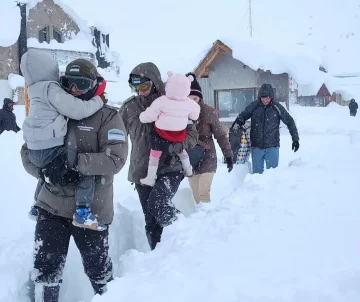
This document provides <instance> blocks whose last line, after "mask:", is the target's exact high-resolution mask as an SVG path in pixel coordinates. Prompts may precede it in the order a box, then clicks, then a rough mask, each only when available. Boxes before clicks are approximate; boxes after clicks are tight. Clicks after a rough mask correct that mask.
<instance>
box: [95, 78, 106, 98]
mask: <svg viewBox="0 0 360 302" xmlns="http://www.w3.org/2000/svg"><path fill="white" fill-rule="evenodd" d="M101 79H102V78H101ZM105 89H106V81H105V80H104V79H102V81H101V82H99V83H98V87H97V89H96V91H95V94H94V95H96V96H101V95H102V94H103V93H104V92H105Z"/></svg>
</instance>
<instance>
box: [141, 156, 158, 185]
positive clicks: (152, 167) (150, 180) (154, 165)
mask: <svg viewBox="0 0 360 302" xmlns="http://www.w3.org/2000/svg"><path fill="white" fill-rule="evenodd" d="M159 160H160V157H155V156H152V155H150V159H149V166H148V173H147V176H146V177H145V178H142V179H140V182H141V183H142V184H143V185H146V186H150V187H153V186H154V185H155V182H156V173H157V170H158V167H159Z"/></svg>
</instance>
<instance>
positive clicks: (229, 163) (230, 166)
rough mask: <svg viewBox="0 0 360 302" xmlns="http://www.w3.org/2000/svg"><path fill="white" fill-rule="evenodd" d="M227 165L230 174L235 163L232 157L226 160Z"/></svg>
mask: <svg viewBox="0 0 360 302" xmlns="http://www.w3.org/2000/svg"><path fill="white" fill-rule="evenodd" d="M226 164H227V168H228V172H229V173H230V172H231V170H232V169H233V167H234V161H233V159H232V157H227V158H226Z"/></svg>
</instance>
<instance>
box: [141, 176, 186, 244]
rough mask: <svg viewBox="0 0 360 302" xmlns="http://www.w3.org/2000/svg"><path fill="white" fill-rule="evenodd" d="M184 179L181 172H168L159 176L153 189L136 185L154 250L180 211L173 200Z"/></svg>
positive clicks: (150, 242) (149, 238)
mask: <svg viewBox="0 0 360 302" xmlns="http://www.w3.org/2000/svg"><path fill="white" fill-rule="evenodd" d="M183 178H184V176H183V174H182V173H180V172H168V173H165V174H162V175H159V176H158V178H157V180H156V183H155V186H153V187H149V186H143V185H139V184H136V185H135V188H136V190H137V192H138V194H139V199H140V203H141V206H142V209H143V212H144V216H145V232H146V237H147V239H148V241H149V245H150V248H151V249H152V250H153V249H155V247H156V244H157V243H158V242H160V240H161V234H162V231H163V228H164V227H166V226H168V225H170V224H171V223H172V222H173V221H175V220H176V215H177V214H178V213H179V211H178V210H177V209H176V208H175V206H174V204H173V203H172V202H171V200H172V199H173V197H174V196H175V193H176V192H177V190H178V188H179V185H180V183H181V181H182V180H183Z"/></svg>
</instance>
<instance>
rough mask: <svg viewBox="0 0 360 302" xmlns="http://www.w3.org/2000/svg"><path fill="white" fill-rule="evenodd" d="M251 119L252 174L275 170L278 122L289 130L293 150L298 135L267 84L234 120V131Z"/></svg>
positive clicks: (288, 115)
mask: <svg viewBox="0 0 360 302" xmlns="http://www.w3.org/2000/svg"><path fill="white" fill-rule="evenodd" d="M250 118H251V131H250V139H251V147H252V151H251V154H252V167H253V173H260V174H261V173H263V172H264V161H265V163H266V168H267V169H270V168H276V167H277V166H278V163H279V147H280V131H279V128H280V121H282V122H283V123H284V124H285V125H286V126H287V127H288V128H289V131H290V134H291V137H292V140H293V143H292V150H294V152H296V151H297V150H298V149H299V146H300V145H299V135H298V131H297V129H296V125H295V122H294V119H293V118H292V117H291V115H290V114H289V113H288V112H287V111H286V109H285V108H284V107H283V106H282V105H280V104H279V103H278V102H275V101H274V90H273V88H272V86H271V85H270V84H263V85H262V86H261V87H260V90H259V96H258V99H257V100H255V101H254V102H252V103H251V104H250V105H249V106H247V107H246V108H245V110H244V111H243V112H241V113H240V114H239V115H238V117H237V118H236V120H235V122H234V125H233V127H236V126H237V127H241V126H242V125H244V124H245V121H246V120H248V119H250Z"/></svg>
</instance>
